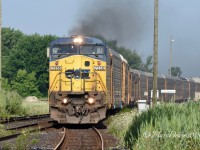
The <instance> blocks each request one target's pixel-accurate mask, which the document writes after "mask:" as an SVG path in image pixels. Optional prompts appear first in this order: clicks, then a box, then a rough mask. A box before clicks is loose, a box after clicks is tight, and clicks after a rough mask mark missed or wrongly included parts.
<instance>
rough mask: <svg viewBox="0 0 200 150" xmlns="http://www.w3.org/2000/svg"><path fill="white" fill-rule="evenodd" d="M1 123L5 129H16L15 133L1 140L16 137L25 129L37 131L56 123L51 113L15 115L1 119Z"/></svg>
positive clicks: (0, 140) (0, 139) (0, 138)
mask: <svg viewBox="0 0 200 150" xmlns="http://www.w3.org/2000/svg"><path fill="white" fill-rule="evenodd" d="M1 123H2V124H3V125H4V127H5V130H14V133H13V134H12V135H8V136H3V137H0V142H2V141H6V140H9V139H13V138H16V137H18V136H19V135H21V134H22V133H21V132H22V131H24V130H28V131H29V132H35V131H41V130H44V129H47V128H50V127H52V126H53V125H54V124H55V121H53V120H52V119H51V118H50V116H49V114H44V115H34V116H28V117H13V118H9V119H7V120H3V121H2V120H1Z"/></svg>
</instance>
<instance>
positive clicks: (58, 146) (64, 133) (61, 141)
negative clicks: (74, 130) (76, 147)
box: [54, 128, 67, 150]
mask: <svg viewBox="0 0 200 150" xmlns="http://www.w3.org/2000/svg"><path fill="white" fill-rule="evenodd" d="M66 131H67V129H66V128H64V131H63V136H62V138H61V139H60V142H59V143H58V144H57V145H56V147H55V148H54V150H59V149H60V148H61V146H62V144H63V142H64V140H65V137H66Z"/></svg>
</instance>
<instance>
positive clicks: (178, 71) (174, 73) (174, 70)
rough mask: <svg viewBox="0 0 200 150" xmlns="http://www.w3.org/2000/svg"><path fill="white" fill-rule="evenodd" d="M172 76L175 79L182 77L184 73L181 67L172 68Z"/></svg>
mask: <svg viewBox="0 0 200 150" xmlns="http://www.w3.org/2000/svg"><path fill="white" fill-rule="evenodd" d="M171 75H172V76H174V77H180V76H181V75H182V71H181V68H180V67H171Z"/></svg>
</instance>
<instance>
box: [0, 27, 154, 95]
mask: <svg viewBox="0 0 200 150" xmlns="http://www.w3.org/2000/svg"><path fill="white" fill-rule="evenodd" d="M96 37H98V38H100V39H102V40H103V41H106V43H107V45H108V46H109V47H110V48H112V49H113V50H115V51H117V52H118V53H120V54H122V55H123V56H124V58H125V59H127V61H128V63H129V65H130V67H131V68H134V69H139V70H143V71H149V72H151V71H152V56H149V57H148V58H147V61H146V62H145V63H143V62H142V59H141V57H140V56H139V55H138V54H137V52H136V50H131V49H127V48H125V47H119V46H118V45H117V41H116V40H110V41H109V40H106V39H105V38H104V37H103V36H101V35H97V36H96ZM56 38H58V37H57V36H54V35H39V34H33V35H26V34H24V33H22V32H21V31H19V30H15V29H11V28H3V29H2V76H3V78H2V87H3V88H4V89H5V90H15V91H17V92H18V93H19V94H20V95H21V96H23V97H26V96H28V95H34V96H37V97H45V96H47V93H48V58H47V57H46V48H47V47H48V46H49V44H50V42H51V41H52V40H54V39H56Z"/></svg>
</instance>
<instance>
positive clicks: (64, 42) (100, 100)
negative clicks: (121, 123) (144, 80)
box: [49, 36, 107, 124]
mask: <svg viewBox="0 0 200 150" xmlns="http://www.w3.org/2000/svg"><path fill="white" fill-rule="evenodd" d="M106 91H107V90H106V47H105V45H104V44H103V43H102V42H101V41H100V40H99V39H96V38H92V37H81V36H72V37H68V38H59V39H57V40H55V41H53V42H52V43H51V45H50V62H49V105H50V114H51V117H52V118H53V119H54V120H57V121H58V122H59V123H66V124H88V123H97V122H98V121H99V120H102V119H103V118H105V114H106Z"/></svg>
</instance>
